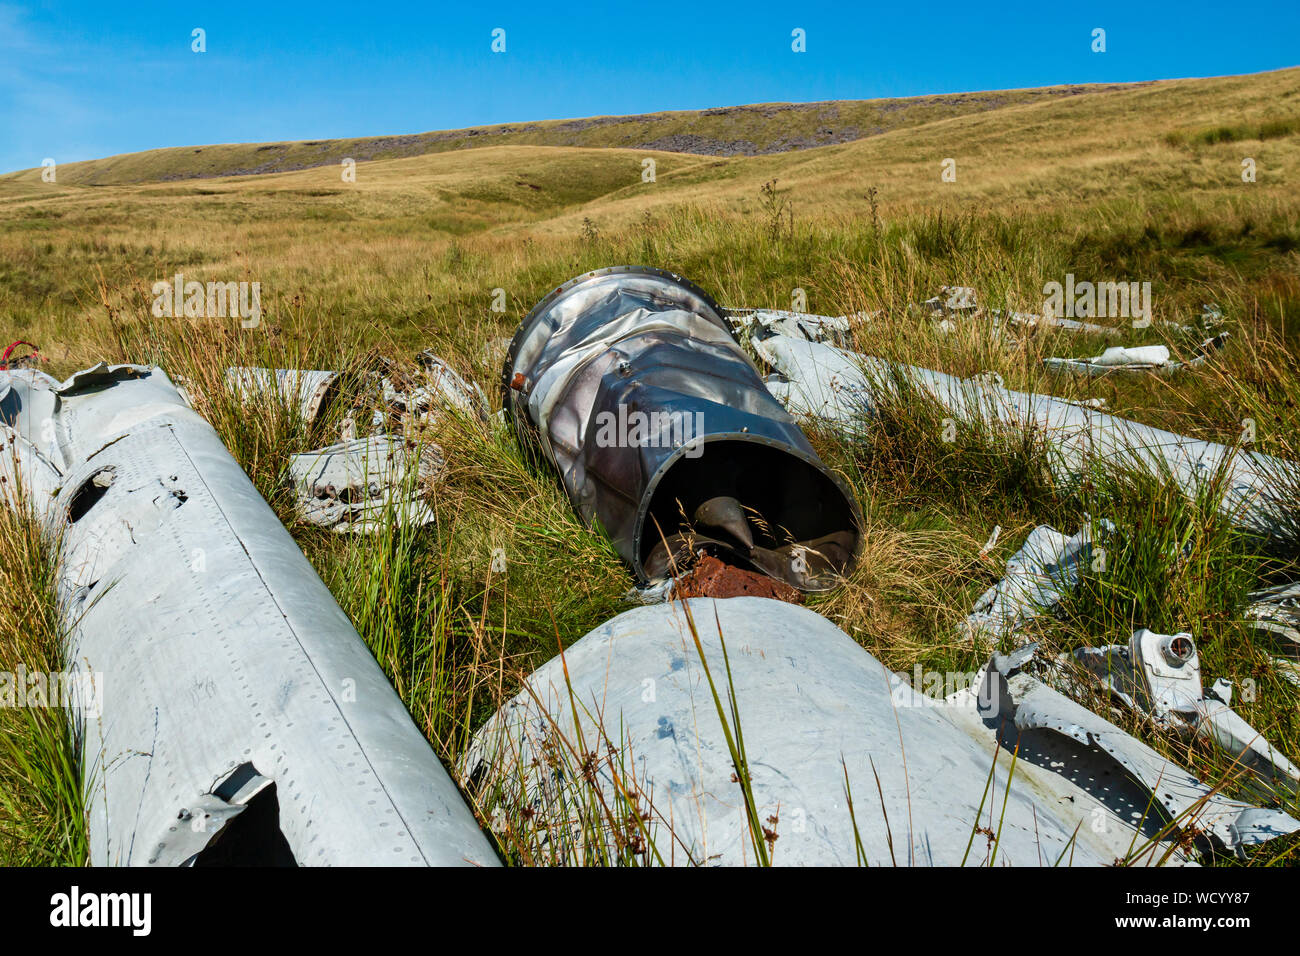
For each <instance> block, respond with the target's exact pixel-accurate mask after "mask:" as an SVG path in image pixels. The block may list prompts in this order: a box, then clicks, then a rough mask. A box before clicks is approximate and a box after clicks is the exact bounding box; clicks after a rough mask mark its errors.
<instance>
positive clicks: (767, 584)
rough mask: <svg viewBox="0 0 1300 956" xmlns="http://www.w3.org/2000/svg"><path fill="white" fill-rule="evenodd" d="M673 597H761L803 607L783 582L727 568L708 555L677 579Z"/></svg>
mask: <svg viewBox="0 0 1300 956" xmlns="http://www.w3.org/2000/svg"><path fill="white" fill-rule="evenodd" d="M673 597H674V598H693V597H715V598H729V597H763V598H775V599H776V600H778V601H785V602H786V603H788V604H802V603H803V595H802V594H801V593H799V591H797V590H795V589H794V588H792V587H790V585H788V584H786V583H785V582H784V581H778V580H776V578H769V577H768V576H767V575H766V574H759V573H758V572H757V571H746V570H745V569H744V568H737V567H735V566H733V565H730V564H726V563H724V562H722V561H720V560H718V559H717V558H715V557H714V556H713V555H711V554H706V555H704V556H703V557H702V558H700V560H699V562H698V563H697V564H696V565H695V567H694V568H692V569H691V570H690V571H688V572H687V573H686V574H684V575H682V576H681V577H680V578H678V579H677V583H676V584H675V585H673Z"/></svg>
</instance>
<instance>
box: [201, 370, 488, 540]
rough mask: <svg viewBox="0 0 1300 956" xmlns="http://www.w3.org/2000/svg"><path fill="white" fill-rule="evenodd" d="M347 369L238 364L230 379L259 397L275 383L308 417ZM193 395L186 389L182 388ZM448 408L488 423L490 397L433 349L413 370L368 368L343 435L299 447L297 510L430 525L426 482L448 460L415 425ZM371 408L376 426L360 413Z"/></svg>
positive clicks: (342, 519)
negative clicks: (419, 437)
mask: <svg viewBox="0 0 1300 956" xmlns="http://www.w3.org/2000/svg"><path fill="white" fill-rule="evenodd" d="M340 381H341V374H340V373H339V372H334V371H306V370H301V369H266V368H232V369H228V370H227V372H226V383H227V386H228V387H230V388H232V389H234V390H235V391H236V392H237V393H238V394H239V395H240V396H241V397H242V398H243V399H244V400H246V401H248V402H253V403H255V402H257V401H259V400H262V399H264V398H265V397H266V396H267V395H268V394H274V392H271V391H270V390H272V389H274V390H277V391H278V392H279V394H280V395H281V396H284V397H285V398H287V399H288V400H290V401H293V402H295V403H296V404H298V406H299V409H300V412H301V414H302V416H303V420H304V421H305V422H307V423H311V422H314V421H315V420H316V419H317V418H318V417H319V416H320V414H321V413H322V411H323V409H324V408H325V406H326V405H327V404H328V403H329V402H330V401H332V400H333V398H334V396H335V395H336V394H337V393H338V391H339V383H340ZM182 397H183V398H184V399H185V401H186V404H189V399H188V396H186V395H184V393H182ZM447 414H454V415H461V416H464V417H466V418H469V419H472V420H475V421H478V422H480V423H485V422H486V421H487V419H488V405H487V398H486V396H484V394H483V390H482V389H481V388H479V386H478V385H477V384H476V383H474V382H472V381H468V380H466V379H465V378H463V377H462V376H460V375H459V374H457V373H456V372H455V370H453V369H452V368H451V367H450V366H449V365H448V364H447V363H446V362H444V361H443V360H442V359H441V358H439V357H438V356H437V355H434V354H433V353H432V352H427V351H426V352H421V353H420V354H419V355H417V356H416V368H415V370H414V371H411V370H407V369H402V368H399V367H398V366H397V364H396V363H394V362H391V361H388V360H386V359H380V360H378V361H377V362H376V364H375V366H374V368H373V369H372V370H371V371H370V372H369V373H367V374H366V375H364V376H363V377H362V387H361V396H360V398H359V399H358V400H357V402H356V404H355V406H354V407H353V408H352V409H351V411H350V412H349V413H348V414H346V415H345V416H344V417H343V420H342V424H341V425H340V434H341V437H342V441H341V442H339V443H337V444H333V445H329V446H327V447H325V448H319V449H316V450H314V451H308V452H303V453H301V454H297V455H294V456H293V457H292V458H291V459H290V461H289V473H290V476H291V478H292V479H293V483H294V486H295V488H296V489H297V493H298V511H299V514H300V515H301V516H302V517H303V519H304V520H306V521H308V522H311V523H312V524H318V525H321V526H323V527H328V528H332V529H333V530H335V531H353V532H356V531H361V532H365V531H373V530H375V529H376V528H377V527H379V526H380V524H382V523H385V522H392V521H399V522H401V523H403V524H428V523H430V522H432V521H433V512H432V510H431V509H430V508H429V507H428V506H427V504H425V503H424V500H423V496H422V495H421V494H420V490H421V488H422V487H423V486H425V485H426V484H427V483H428V482H429V481H431V480H432V479H433V478H435V477H436V476H437V474H438V473H439V472H440V471H441V469H442V465H443V454H442V449H441V448H440V447H438V446H437V445H436V444H433V443H432V442H427V441H421V442H420V450H419V452H418V453H416V451H415V445H416V443H415V441H414V440H412V439H410V438H405V437H399V436H398V435H396V434H393V433H391V432H389V431H388V429H389V428H395V429H397V430H399V431H400V432H401V433H402V434H403V435H406V434H411V433H412V432H413V431H414V430H417V429H418V428H419V427H421V426H427V425H430V424H433V423H436V422H438V421H440V420H441V419H442V418H443V416H445V415H447ZM366 415H369V418H370V425H369V429H368V431H369V434H368V435H365V436H362V435H358V432H359V431H361V430H362V429H360V428H359V427H358V424H357V421H358V419H359V418H363V417H365V416H366Z"/></svg>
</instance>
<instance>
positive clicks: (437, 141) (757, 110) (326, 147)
mask: <svg viewBox="0 0 1300 956" xmlns="http://www.w3.org/2000/svg"><path fill="white" fill-rule="evenodd" d="M1119 88H1124V87H1114V86H1103V85H1087V86H1055V87H1048V88H1046V89H1040V90H1008V91H1002V92H989V93H950V94H945V95H938V96H917V97H908V98H900V99H880V100H844V101H838V102H830V103H759V104H755V105H752V106H727V107H722V108H719V109H709V110H683V111H678V112H671V113H646V114H642V115H639V116H592V117H587V118H585V119H569V120H545V121H542V122H532V123H511V124H499V125H497V126H477V127H474V128H472V129H458V130H443V131H439V132H432V133H418V134H412V135H407V136H371V137H359V138H354V139H329V140H310V141H307V142H300V143H235V144H221V145H212V146H185V147H172V148H168V149H154V150H148V151H145V152H141V153H130V154H127V155H123V156H110V157H108V158H107V159H97V160H91V161H89V162H81V163H69V164H67V165H66V166H61V167H60V168H59V177H60V178H61V179H63V180H64V181H66V182H68V183H70V184H76V185H83V186H106V185H114V184H123V183H142V182H165V181H171V180H177V179H211V178H214V177H223V176H249V175H259V174H264V173H280V172H290V171H293V170H298V169H309V168H312V167H315V166H337V165H338V164H339V162H340V161H341V160H342V159H344V158H351V159H354V160H356V161H358V162H369V161H373V160H380V159H401V158H405V157H410V156H424V155H427V154H430V153H442V152H450V151H455V150H462V149H471V148H477V147H485V146H578V147H582V146H589V147H602V148H615V149H636V150H658V151H665V152H682V153H698V154H702V155H716V156H754V155H759V154H763V153H781V152H787V151H790V150H796V149H807V148H810V147H815V146H825V145H828V144H831V143H844V142H849V141H852V140H855V139H861V138H863V137H867V136H878V135H880V134H881V133H886V132H889V131H890V130H895V129H907V128H910V127H913V126H919V125H921V124H923V123H929V122H933V121H934V120H937V119H944V118H947V117H952V116H961V115H965V114H968V113H980V112H984V111H986V110H994V109H1001V108H1002V107H1005V106H1012V105H1015V104H1018V103H1034V102H1040V101H1043V100H1053V99H1059V98H1061V97H1069V96H1077V95H1081V94H1091V93H1094V92H1098V91H1102V90H1107V89H1119ZM39 175H40V170H39V169H36V170H25V171H23V172H22V173H21V174H20V178H25V179H32V178H36V179H39Z"/></svg>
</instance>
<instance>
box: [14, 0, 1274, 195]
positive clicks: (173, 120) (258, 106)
mask: <svg viewBox="0 0 1300 956" xmlns="http://www.w3.org/2000/svg"><path fill="white" fill-rule="evenodd" d="M196 27H197V28H202V29H204V30H205V31H206V43H207V52H205V53H194V52H192V51H191V43H192V40H191V31H192V30H193V29H194V28H196ZM1097 27H1101V28H1103V29H1105V30H1106V52H1105V53H1093V52H1092V50H1091V44H1092V31H1093V29H1094V28H1097ZM495 28H501V29H504V30H505V31H506V34H505V38H506V51H505V52H504V53H500V54H495V53H493V52H492V50H491V43H492V31H493V29H495ZM795 28H800V29H803V30H804V31H805V34H806V44H807V51H806V52H804V53H795V52H793V51H792V50H791V42H792V41H791V31H792V30H794V29H795ZM1297 37H1300V2H1297V0H1287V2H1278V3H1273V2H1248V3H1244V4H1234V3H1227V2H1223V0H1216V2H1214V3H1201V2H1195V0H1190V2H1181V3H1160V4H1151V5H1148V6H1146V7H1145V8H1142V9H1138V8H1135V6H1134V5H1133V4H1132V3H1102V4H1059V3H1053V2H1052V0H1047V2H1042V0H1038V2H1036V3H1015V2H1006V3H998V4H993V5H989V6H987V7H975V6H972V5H970V4H958V3H952V4H950V3H947V2H944V0H929V2H926V3H919V2H913V3H897V2H895V3H888V4H867V3H858V4H852V5H838V4H824V3H816V2H798V3H767V2H763V0H753V2H749V3H744V4H739V3H737V4H722V3H717V4H708V3H700V2H695V3H679V2H675V0H647V2H641V3H638V2H635V0H631V2H628V0H625V2H622V3H611V4H607V5H606V4H588V5H581V6H563V5H560V4H552V3H538V2H527V3H523V2H507V0H481V2H478V3H475V4H463V5H462V4H457V5H454V6H442V5H439V4H438V3H436V2H432V3H420V4H412V5H410V6H409V7H408V6H405V5H403V4H400V3H375V2H370V3H366V2H363V0H352V2H348V3H332V2H328V0H322V2H318V3H313V4H310V5H308V4H292V5H284V6H280V5H277V4H273V3H230V4H220V5H218V4H208V3H158V4H150V3H141V4H134V5H131V6H119V5H115V4H113V3H104V2H81V0H76V2H61V3H53V2H50V3H30V4H15V3H12V2H11V0H0V171H7V170H12V169H19V168H25V167H30V166H38V165H40V162H41V160H42V159H44V158H45V157H52V158H54V159H55V160H56V161H58V162H71V161H74V160H79V159H91V158H95V157H99V156H107V155H111V154H114V153H123V152H131V151H135V150H141V149H152V148H155V147H159V146H183V145H190V144H206V143H225V142H249V141H268V140H295V139H326V138H333V137H342V136H367V135H377V134H387V133H414V132H423V131H425V130H433V129H447V128H455V127H462V126H477V125H484V124H490V123H500V122H511V121H518V120H534V119H553V118H561V117H578V116H592V115H600V114H623V113H641V112H653V111H656V110H670V109H696V108H702V107H711V106H727V105H733V104H738V103H757V102H771V101H807V100H823V99H867V98H872V97H878V96H911V95H918V94H925V93H949V92H959V91H965V90H989V89H1007V88H1016V87H1029V86H1045V85H1050V84H1056V83H1084V82H1097V81H1126V80H1145V79H1161V78H1169V77H1185V76H1215V75H1223V74H1232V73H1253V72H1257V71H1261V70H1269V69H1276V68H1280V67H1285V66H1294V65H1297V64H1298V63H1300V40H1298V39H1297Z"/></svg>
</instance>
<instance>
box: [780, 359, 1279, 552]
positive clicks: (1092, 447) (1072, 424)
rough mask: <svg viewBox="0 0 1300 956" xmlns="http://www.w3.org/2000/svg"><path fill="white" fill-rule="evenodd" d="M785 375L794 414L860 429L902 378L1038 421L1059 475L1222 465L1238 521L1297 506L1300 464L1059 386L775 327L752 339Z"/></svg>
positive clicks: (983, 412)
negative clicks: (1100, 407)
mask: <svg viewBox="0 0 1300 956" xmlns="http://www.w3.org/2000/svg"><path fill="white" fill-rule="evenodd" d="M754 348H755V349H756V350H757V351H758V353H759V354H760V356H762V358H763V359H764V361H766V362H767V363H768V364H770V365H771V366H772V367H773V368H775V369H776V370H777V373H779V375H780V376H781V378H782V379H783V380H784V384H782V385H780V386H778V385H777V384H776V383H772V384H769V388H771V389H772V391H773V394H775V395H776V396H777V397H778V398H779V399H780V400H781V401H782V402H783V404H785V406H786V408H788V409H789V410H790V411H791V412H792V413H793V414H795V415H796V416H808V417H814V418H816V419H819V420H821V421H824V422H826V423H828V424H833V425H835V426H837V427H839V428H842V429H843V430H844V431H846V432H849V433H852V432H854V431H857V430H860V429H862V428H864V427H865V426H866V423H867V420H868V419H869V417H870V415H871V409H872V407H873V403H874V401H875V400H876V398H877V397H878V395H882V394H884V393H886V392H888V391H889V390H891V389H892V388H894V387H895V384H894V383H896V382H898V381H900V379H901V380H903V381H906V382H907V383H909V384H910V385H911V386H913V387H915V388H916V389H917V390H918V391H919V392H921V393H922V394H927V395H929V396H930V397H931V398H932V399H933V400H935V401H936V402H938V403H939V404H940V405H941V406H943V407H944V408H945V409H946V410H947V411H948V412H949V413H950V414H951V415H952V416H953V420H954V422H956V421H967V422H970V421H983V422H988V423H996V424H1000V425H1002V426H1006V427H1017V428H1032V429H1034V430H1036V431H1037V432H1038V433H1039V434H1040V435H1042V436H1043V437H1044V440H1045V441H1046V442H1047V444H1048V445H1049V447H1050V450H1051V453H1052V454H1051V459H1050V464H1051V466H1052V469H1053V472H1054V474H1055V476H1056V478H1057V480H1058V481H1061V482H1064V483H1071V482H1074V481H1076V480H1078V478H1079V476H1080V475H1082V474H1084V473H1085V472H1086V471H1087V469H1088V468H1089V466H1090V465H1092V464H1096V463H1106V462H1109V463H1112V464H1116V465H1119V466H1121V467H1123V468H1125V469H1136V470H1142V471H1145V472H1147V473H1148V474H1150V475H1152V476H1153V477H1155V478H1157V479H1158V480H1165V479H1171V480H1172V481H1174V482H1175V483H1176V484H1177V485H1178V486H1179V487H1181V488H1182V489H1183V490H1184V491H1185V492H1187V493H1188V494H1194V493H1195V492H1196V490H1197V489H1198V488H1200V487H1201V486H1202V484H1203V483H1204V481H1206V480H1207V479H1209V478H1211V477H1213V476H1216V475H1219V474H1222V475H1223V476H1224V478H1225V479H1226V480H1225V481H1224V486H1225V487H1224V496H1223V498H1222V502H1221V507H1222V509H1223V511H1224V513H1226V514H1229V515H1231V516H1232V517H1233V519H1234V521H1236V522H1237V523H1238V524H1239V525H1241V526H1243V527H1247V528H1251V529H1253V530H1256V531H1259V532H1261V533H1264V534H1275V533H1285V532H1286V529H1287V528H1288V527H1289V526H1290V522H1289V519H1288V516H1289V515H1290V514H1291V511H1292V509H1293V507H1294V505H1293V502H1292V501H1291V495H1290V494H1289V492H1288V488H1289V487H1294V486H1295V485H1296V484H1297V483H1300V468H1298V467H1297V466H1296V464H1295V463H1293V462H1288V461H1283V460H1282V459H1279V458H1273V457H1271V456H1269V455H1264V454H1261V453H1258V452H1252V451H1247V450H1244V449H1242V448H1238V447H1230V446H1227V445H1221V444H1218V443H1215V442H1205V441H1200V440H1198V439H1194V438H1189V437H1188V436H1186V435H1179V434H1176V433H1174V432H1168V431H1164V430H1163V429H1160V428H1154V427H1152V426H1150V425H1143V424H1140V423H1138V422H1134V421H1130V420H1128V419H1124V418H1119V417H1117V416H1114V415H1108V414H1105V413H1103V412H1100V411H1097V410H1095V409H1092V408H1089V407H1087V406H1086V405H1081V404H1078V403H1075V402H1071V401H1067V400H1065V399H1060V398H1056V397H1054V396H1051V395H1040V394H1036V393H1030V392H1017V391H1014V390H1012V389H1007V388H1000V387H997V386H995V385H993V384H991V383H989V382H987V381H982V380H980V379H979V378H978V377H976V378H970V379H961V378H957V377H955V376H951V375H946V374H944V373H942V372H934V371H931V370H929V369H923V368H917V367H916V366H910V365H892V364H891V363H889V362H886V361H883V360H881V359H877V358H871V357H869V356H865V355H860V354H857V353H853V352H845V351H843V350H841V349H837V348H835V347H834V346H831V345H826V344H824V343H820V342H809V341H806V340H804V339H794V338H791V337H789V336H782V335H775V336H771V337H769V338H764V339H757V340H755V341H754Z"/></svg>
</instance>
